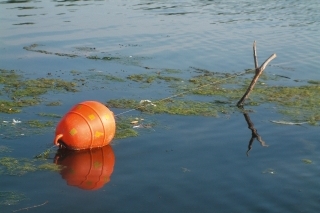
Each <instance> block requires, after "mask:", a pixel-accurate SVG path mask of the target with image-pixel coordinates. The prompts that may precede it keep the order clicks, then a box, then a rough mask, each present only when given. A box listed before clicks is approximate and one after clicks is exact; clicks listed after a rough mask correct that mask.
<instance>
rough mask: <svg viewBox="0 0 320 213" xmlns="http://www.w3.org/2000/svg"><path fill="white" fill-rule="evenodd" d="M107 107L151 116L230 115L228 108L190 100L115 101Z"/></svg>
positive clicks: (111, 101) (110, 101)
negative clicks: (135, 111) (141, 102)
mask: <svg viewBox="0 0 320 213" xmlns="http://www.w3.org/2000/svg"><path fill="white" fill-rule="evenodd" d="M107 106H109V107H111V108H112V107H113V108H124V109H125V108H132V109H136V110H138V111H141V112H145V113H150V114H160V113H166V114H172V115H202V116H214V117H216V116H218V113H228V107H224V106H222V105H219V104H216V103H213V102H211V103H210V102H199V101H190V100H173V99H167V100H164V101H158V102H152V104H150V103H146V104H140V103H139V102H138V101H135V100H128V99H113V100H109V101H108V102H107Z"/></svg>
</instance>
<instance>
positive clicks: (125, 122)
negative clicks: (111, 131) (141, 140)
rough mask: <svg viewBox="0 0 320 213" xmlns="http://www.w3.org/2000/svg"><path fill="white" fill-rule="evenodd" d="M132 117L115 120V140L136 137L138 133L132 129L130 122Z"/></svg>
mask: <svg viewBox="0 0 320 213" xmlns="http://www.w3.org/2000/svg"><path fill="white" fill-rule="evenodd" d="M132 120H133V118H132V117H121V118H120V119H117V120H116V123H117V125H116V135H115V137H114V138H115V139H123V138H128V137H136V136H138V135H139V134H138V132H137V131H136V130H134V129H133V128H132V125H131V123H130V122H131V121H132Z"/></svg>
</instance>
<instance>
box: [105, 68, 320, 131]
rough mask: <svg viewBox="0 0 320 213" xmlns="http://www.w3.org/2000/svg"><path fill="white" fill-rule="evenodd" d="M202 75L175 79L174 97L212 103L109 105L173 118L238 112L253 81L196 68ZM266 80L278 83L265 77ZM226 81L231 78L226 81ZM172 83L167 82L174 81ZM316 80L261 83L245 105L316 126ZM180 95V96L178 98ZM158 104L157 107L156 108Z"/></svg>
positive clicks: (147, 77)
mask: <svg viewBox="0 0 320 213" xmlns="http://www.w3.org/2000/svg"><path fill="white" fill-rule="evenodd" d="M193 69H195V70H196V72H197V73H200V74H199V75H196V76H193V77H191V78H190V79H185V80H183V79H178V78H177V79H174V80H173V81H179V82H182V83H179V84H177V85H175V86H173V87H172V88H175V89H176V94H177V95H173V96H175V97H177V96H181V95H185V96H188V95H197V96H210V97H212V98H213V101H212V102H201V101H193V100H174V99H165V100H159V101H157V100H155V101H153V102H152V104H150V103H149V104H147V105H141V104H140V103H139V100H130V99H114V100H109V101H108V102H107V105H108V106H109V107H114V108H123V109H136V110H139V111H141V112H146V113H167V114H174V115H201V116H218V115H219V114H220V113H231V112H234V111H237V109H236V106H235V102H236V101H237V100H239V99H240V98H241V97H242V95H243V94H244V93H245V91H246V89H247V86H248V84H249V83H250V81H251V79H250V78H248V77H246V76H244V74H250V73H251V72H252V70H248V71H246V72H245V73H244V74H242V75H230V74H223V73H222V74H221V73H216V72H211V71H208V70H203V69H198V68H193ZM159 76H161V75H155V74H135V75H129V76H128V79H130V80H132V81H136V82H142V83H149V84H151V83H154V82H157V80H161V79H162V78H160V77H159ZM264 76H265V77H264V80H266V81H268V80H269V79H272V80H276V79H275V77H274V76H273V77H271V78H269V77H268V76H266V75H264ZM169 77H170V76H169ZM226 78H227V79H228V80H227V81H226ZM171 81H172V80H169V81H166V82H169V83H170V82H171ZM316 82H317V81H315V80H313V81H312V82H311V83H310V81H309V82H308V83H309V85H302V86H290V87H289V86H286V87H284V86H269V85H268V84H267V83H265V82H262V83H261V82H260V83H259V84H257V85H256V87H255V88H254V90H253V91H252V93H251V95H250V97H249V99H248V100H246V102H245V106H259V105H262V104H273V105H274V106H276V108H277V109H278V112H280V113H282V114H283V115H285V116H288V117H291V118H292V119H293V120H294V121H307V122H308V123H309V124H313V125H316V124H317V123H318V121H320V112H319V110H318V109H319V107H320V85H319V84H317V83H316ZM179 94H180V95H179ZM155 105H156V106H155Z"/></svg>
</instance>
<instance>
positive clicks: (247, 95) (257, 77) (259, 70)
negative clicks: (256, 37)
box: [237, 41, 277, 107]
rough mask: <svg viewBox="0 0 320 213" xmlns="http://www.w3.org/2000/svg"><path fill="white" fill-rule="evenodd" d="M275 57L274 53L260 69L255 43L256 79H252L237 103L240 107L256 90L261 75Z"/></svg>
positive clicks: (254, 43) (254, 44)
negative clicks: (254, 89)
mask: <svg viewBox="0 0 320 213" xmlns="http://www.w3.org/2000/svg"><path fill="white" fill-rule="evenodd" d="M275 57H277V55H276V54H275V53H274V54H272V55H271V56H270V57H269V58H268V59H267V60H266V61H265V62H263V64H262V65H261V66H260V67H258V59H257V50H256V41H254V42H253V58H254V66H255V75H254V77H253V79H252V81H251V83H250V85H249V87H248V89H247V91H246V92H245V94H244V95H243V96H242V98H241V99H240V100H239V102H238V103H237V106H238V107H242V106H243V104H244V101H245V100H246V99H247V98H248V97H249V95H250V92H251V91H252V90H253V88H254V86H255V84H256V83H257V81H258V79H259V77H260V75H261V74H262V72H263V71H264V70H265V68H266V66H267V65H268V63H269V62H270V61H272V60H273V59H274V58H275Z"/></svg>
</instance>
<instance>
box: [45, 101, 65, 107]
mask: <svg viewBox="0 0 320 213" xmlns="http://www.w3.org/2000/svg"><path fill="white" fill-rule="evenodd" d="M61 105H62V103H61V102H60V101H51V102H49V103H47V104H46V106H61Z"/></svg>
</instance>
